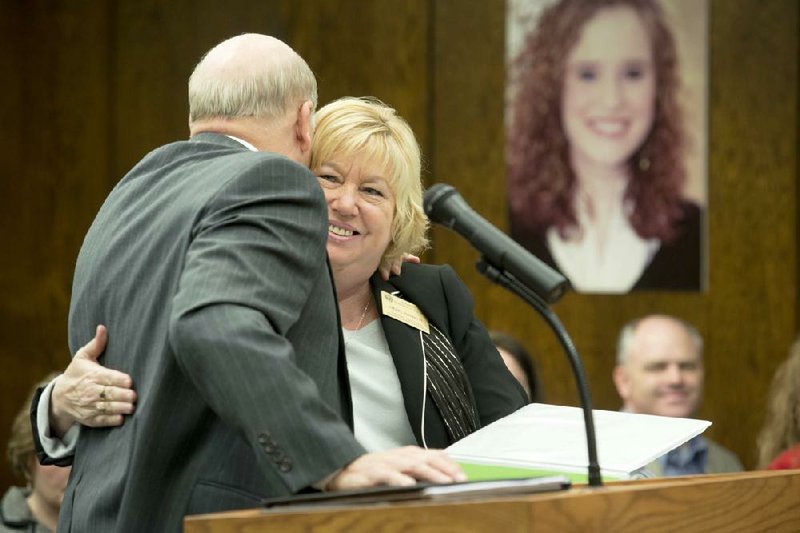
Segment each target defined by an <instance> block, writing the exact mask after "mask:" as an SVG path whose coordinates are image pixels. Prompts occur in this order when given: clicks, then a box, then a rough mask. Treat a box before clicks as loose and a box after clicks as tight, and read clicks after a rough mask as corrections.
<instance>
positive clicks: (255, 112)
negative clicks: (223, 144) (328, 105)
mask: <svg viewBox="0 0 800 533" xmlns="http://www.w3.org/2000/svg"><path fill="white" fill-rule="evenodd" d="M204 60H205V57H203V59H201V60H200V62H199V63H198V66H197V67H196V68H195V70H194V72H192V75H191V77H190V78H189V121H190V122H196V121H198V120H206V119H213V118H225V119H233V118H241V117H255V118H278V117H280V116H283V114H284V113H286V112H287V111H288V110H289V109H290V108H291V107H292V106H294V105H299V104H300V103H302V102H305V101H307V100H310V101H311V102H312V103H313V108H312V110H313V109H316V107H317V80H316V78H314V73H313V72H311V69H310V68H309V66H308V64H307V63H306V62H305V61H304V60H303V58H302V57H300V56H299V55H297V54H296V53H293V54H291V55H290V56H289V57H288V58H286V60H285V61H281V63H282V64H280V65H279V66H277V67H276V66H274V65H273V66H271V67H270V68H253V69H240V70H238V71H234V72H229V73H227V74H228V75H227V76H225V75H223V76H220V75H219V72H218V71H217V72H214V71H213V70H212V71H209V69H204V68H202V65H203V61H204Z"/></svg>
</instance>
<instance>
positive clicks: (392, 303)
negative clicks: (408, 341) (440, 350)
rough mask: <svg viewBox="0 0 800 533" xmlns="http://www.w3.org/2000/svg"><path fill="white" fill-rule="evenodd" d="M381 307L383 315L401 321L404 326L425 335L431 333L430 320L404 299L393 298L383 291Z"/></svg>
mask: <svg viewBox="0 0 800 533" xmlns="http://www.w3.org/2000/svg"><path fill="white" fill-rule="evenodd" d="M381 305H382V306H383V314H384V315H386V316H390V317H392V318H394V319H395V320H399V321H400V322H402V323H403V324H406V325H408V326H411V327H412V328H416V329H418V330H420V331H424V332H425V333H430V332H431V329H430V326H429V325H428V319H427V318H425V315H423V314H422V311H420V310H419V307H417V306H416V305H414V304H412V303H411V302H407V301H405V300H403V299H402V298H398V297H397V296H393V295H391V294H389V293H388V292H386V291H381Z"/></svg>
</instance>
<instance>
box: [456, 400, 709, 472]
mask: <svg viewBox="0 0 800 533" xmlns="http://www.w3.org/2000/svg"><path fill="white" fill-rule="evenodd" d="M593 416H594V424H595V435H596V437H597V455H598V459H599V463H600V469H601V473H602V475H603V477H604V478H606V479H626V478H629V477H630V476H631V474H633V473H634V472H635V471H637V470H639V469H641V468H642V467H643V466H645V465H647V464H648V463H650V462H652V461H654V460H655V459H656V458H658V457H660V456H662V455H663V454H665V453H667V452H668V451H670V450H672V449H673V448H676V447H678V446H680V445H681V444H683V443H684V442H686V441H688V440H689V439H691V438H693V437H695V436H697V435H699V434H700V433H702V432H703V431H705V430H706V429H707V428H708V427H709V426H710V425H711V422H708V421H706V420H696V419H689V418H671V417H663V416H652V415H636V414H631V413H621V412H617V411H593ZM447 453H448V454H449V455H450V456H451V457H452V458H453V459H454V460H456V461H458V462H459V463H461V464H462V465H463V466H464V469H465V471H466V472H467V475H468V476H469V477H470V479H481V478H499V477H518V476H531V475H549V474H553V473H561V474H567V475H570V474H574V475H570V478H571V479H572V480H573V481H583V480H585V473H586V465H587V464H588V462H589V460H588V452H587V449H586V432H585V429H584V424H583V411H582V410H581V409H579V408H577V407H565V406H558V405H547V404H530V405H527V406H525V407H523V408H522V409H520V410H518V411H517V412H515V413H512V414H510V415H508V416H507V417H505V418H502V419H500V420H498V421H496V422H494V423H492V424H490V425H488V426H486V427H484V428H481V429H480V430H478V431H476V432H475V433H473V434H471V435H469V436H467V437H465V438H463V439H461V440H460V441H458V442H456V443H455V444H453V445H452V446H450V447H449V448H447ZM498 467H499V468H498ZM508 467H511V468H508ZM520 469H521V470H520Z"/></svg>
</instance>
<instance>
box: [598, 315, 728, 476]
mask: <svg viewBox="0 0 800 533" xmlns="http://www.w3.org/2000/svg"><path fill="white" fill-rule="evenodd" d="M613 377H614V384H615V385H616V387H617V392H618V393H619V395H620V397H621V398H622V400H623V402H624V405H623V407H622V410H623V411H626V412H629V413H639V414H649V415H660V416H675V417H681V418H691V417H693V416H695V413H696V412H697V409H698V407H699V406H700V402H701V401H702V398H703V378H704V370H703V339H702V337H701V336H700V334H699V333H698V332H697V330H696V329H695V328H694V327H692V326H691V325H689V324H687V323H686V322H684V321H682V320H679V319H677V318H674V317H670V316H664V315H651V316H647V317H644V318H641V319H637V320H634V321H632V322H629V323H628V324H626V325H625V327H623V328H622V331H621V332H620V335H619V341H618V344H617V366H616V368H615V369H614V376H613ZM646 469H647V470H649V471H650V472H651V473H652V474H653V475H656V476H682V475H688V474H711V473H721V472H739V471H741V470H742V464H741V462H740V461H739V459H738V458H737V457H736V456H735V455H734V454H733V453H732V452H730V451H729V450H727V449H725V448H723V447H722V446H720V445H719V444H717V443H715V442H713V441H712V440H711V439H709V438H707V437H704V436H702V435H698V436H697V437H695V438H694V439H692V440H690V441H688V442H686V443H685V444H683V445H681V446H679V447H678V448H676V449H674V450H672V451H670V452H669V453H667V454H665V455H663V456H662V457H660V458H658V459H657V460H656V461H654V462H653V463H651V464H650V465H647V467H646Z"/></svg>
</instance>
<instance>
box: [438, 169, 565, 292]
mask: <svg viewBox="0 0 800 533" xmlns="http://www.w3.org/2000/svg"><path fill="white" fill-rule="evenodd" d="M423 205H424V206H425V214H426V215H428V218H429V219H431V221H433V222H436V223H437V224H441V225H443V226H445V227H448V228H450V229H451V230H453V231H455V232H456V233H458V234H460V235H461V236H462V237H464V238H465V239H467V240H468V241H469V242H470V244H472V246H473V247H475V248H476V249H477V250H478V251H479V252H480V253H481V254H482V255H483V257H484V259H485V260H486V261H487V262H488V263H490V264H491V265H492V266H494V267H495V268H497V269H499V270H500V271H503V272H506V273H508V274H511V275H512V276H513V277H514V278H516V279H517V281H519V282H520V283H522V284H523V285H525V286H526V287H528V288H529V289H530V290H532V291H534V292H535V293H536V294H537V295H538V296H539V297H541V298H542V299H543V300H544V301H546V302H547V303H553V302H556V301H557V300H558V299H559V298H561V296H562V295H563V294H564V292H565V291H566V290H567V287H568V286H569V282H568V281H567V279H566V278H565V277H564V276H562V275H561V274H560V273H558V272H557V271H556V270H554V269H552V268H550V267H549V266H547V265H546V264H544V263H543V262H542V261H541V260H540V259H539V258H538V257H536V256H535V255H533V254H531V253H530V252H528V251H527V250H525V249H524V248H523V247H522V246H520V245H519V244H517V243H516V242H515V241H514V240H513V239H512V238H511V237H509V236H508V235H506V234H505V233H503V232H502V231H500V230H499V229H497V228H496V227H495V226H493V225H492V224H491V223H489V221H487V220H486V219H485V218H483V217H482V216H480V215H479V214H478V213H476V212H475V211H474V210H473V209H472V208H471V207H470V206H469V204H467V202H466V201H465V200H464V198H462V197H461V195H460V194H458V191H457V190H455V189H454V188H453V187H452V186H450V185H447V184H445V183H437V184H435V185H432V186H431V188H430V189H428V190H427V191H425V198H424V201H423Z"/></svg>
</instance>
